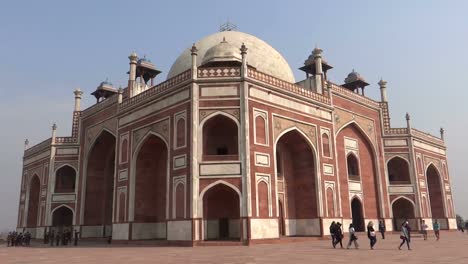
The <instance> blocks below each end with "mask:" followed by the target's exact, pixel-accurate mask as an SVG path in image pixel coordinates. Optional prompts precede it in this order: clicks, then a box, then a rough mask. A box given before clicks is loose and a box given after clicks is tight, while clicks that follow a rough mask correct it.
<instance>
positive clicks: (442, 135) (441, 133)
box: [440, 127, 445, 140]
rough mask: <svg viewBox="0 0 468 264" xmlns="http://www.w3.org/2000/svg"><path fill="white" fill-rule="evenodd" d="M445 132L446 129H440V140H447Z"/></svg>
mask: <svg viewBox="0 0 468 264" xmlns="http://www.w3.org/2000/svg"><path fill="white" fill-rule="evenodd" d="M444 132H445V130H444V128H443V127H441V128H440V139H442V140H445V137H444Z"/></svg>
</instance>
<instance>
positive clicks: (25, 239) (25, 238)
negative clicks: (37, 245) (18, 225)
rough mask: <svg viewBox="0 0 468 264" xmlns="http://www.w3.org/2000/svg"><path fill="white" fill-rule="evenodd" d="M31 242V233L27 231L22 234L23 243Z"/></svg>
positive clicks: (26, 244) (28, 243)
mask: <svg viewBox="0 0 468 264" xmlns="http://www.w3.org/2000/svg"><path fill="white" fill-rule="evenodd" d="M30 244H31V233H29V231H27V232H26V234H24V245H25V246H29V245H30Z"/></svg>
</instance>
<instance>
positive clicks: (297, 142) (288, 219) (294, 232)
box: [275, 130, 320, 236]
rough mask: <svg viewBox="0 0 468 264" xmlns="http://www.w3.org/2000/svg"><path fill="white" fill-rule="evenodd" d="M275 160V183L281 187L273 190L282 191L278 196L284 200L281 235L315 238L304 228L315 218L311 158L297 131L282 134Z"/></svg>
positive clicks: (314, 194) (311, 151)
mask: <svg viewBox="0 0 468 264" xmlns="http://www.w3.org/2000/svg"><path fill="white" fill-rule="evenodd" d="M275 160H276V162H277V164H276V170H277V182H278V186H281V187H277V189H280V190H282V191H279V195H280V196H282V197H284V200H283V201H282V205H283V206H284V207H283V208H282V209H283V214H284V225H285V229H284V234H285V235H287V236H306V235H318V234H319V233H315V232H314V233H312V232H313V231H310V230H311V229H310V228H307V227H309V225H310V220H312V219H316V218H318V213H317V190H316V182H315V171H316V168H315V156H314V151H313V150H312V148H311V147H310V145H309V142H308V141H307V140H306V139H305V138H304V136H303V135H302V134H301V133H300V132H299V131H298V130H291V131H289V132H286V133H285V134H284V135H282V136H281V137H280V138H279V140H278V142H277V144H276V159H275ZM280 217H281V216H280ZM279 221H281V219H279ZM319 232H320V231H319Z"/></svg>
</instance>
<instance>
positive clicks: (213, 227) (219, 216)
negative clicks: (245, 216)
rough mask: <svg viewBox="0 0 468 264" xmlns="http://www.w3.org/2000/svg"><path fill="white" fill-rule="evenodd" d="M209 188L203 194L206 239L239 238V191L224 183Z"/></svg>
mask: <svg viewBox="0 0 468 264" xmlns="http://www.w3.org/2000/svg"><path fill="white" fill-rule="evenodd" d="M207 188H209V189H208V190H206V191H205V192H204V194H202V195H203V198H202V199H203V224H204V230H205V231H204V238H205V240H239V239H240V237H241V232H240V231H241V228H240V225H241V221H240V197H239V194H238V192H237V191H236V190H234V189H233V188H232V187H230V186H228V185H226V184H223V183H218V184H216V185H214V186H212V187H207Z"/></svg>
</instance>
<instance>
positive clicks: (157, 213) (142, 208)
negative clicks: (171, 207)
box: [133, 134, 168, 239]
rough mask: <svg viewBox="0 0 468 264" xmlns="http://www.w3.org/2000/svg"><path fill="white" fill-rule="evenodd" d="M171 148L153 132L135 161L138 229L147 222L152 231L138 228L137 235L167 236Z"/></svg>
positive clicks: (141, 237) (137, 236) (136, 221)
mask: <svg viewBox="0 0 468 264" xmlns="http://www.w3.org/2000/svg"><path fill="white" fill-rule="evenodd" d="M167 175H168V149H167V146H166V143H165V142H164V141H163V140H162V139H161V138H160V137H158V136H156V135H154V134H150V135H148V136H147V137H146V138H145V139H144V141H143V142H142V143H141V145H140V148H139V150H138V154H137V156H136V162H135V218H134V219H135V220H134V225H135V227H136V228H137V229H138V226H139V224H140V223H145V225H146V227H149V226H151V227H150V229H152V231H149V232H146V234H143V233H141V232H138V231H137V232H135V233H134V234H133V235H134V237H133V238H134V239H164V238H166V232H165V230H166V219H167V218H166V203H167V198H166V195H167Z"/></svg>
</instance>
